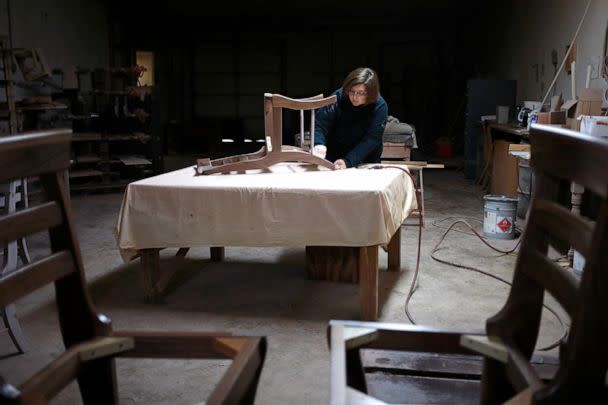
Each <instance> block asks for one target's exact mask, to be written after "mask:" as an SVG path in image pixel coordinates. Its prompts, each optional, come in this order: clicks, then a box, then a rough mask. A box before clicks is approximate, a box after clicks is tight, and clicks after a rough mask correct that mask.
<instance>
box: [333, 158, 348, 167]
mask: <svg viewBox="0 0 608 405" xmlns="http://www.w3.org/2000/svg"><path fill="white" fill-rule="evenodd" d="M334 168H335V169H336V170H342V169H346V162H345V161H344V160H343V159H338V160H336V161H335V162H334Z"/></svg>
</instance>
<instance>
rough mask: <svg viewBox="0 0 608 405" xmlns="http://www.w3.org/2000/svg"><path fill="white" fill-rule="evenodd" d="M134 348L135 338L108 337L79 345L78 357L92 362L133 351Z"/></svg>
mask: <svg viewBox="0 0 608 405" xmlns="http://www.w3.org/2000/svg"><path fill="white" fill-rule="evenodd" d="M133 347H135V341H134V339H133V338H130V337H116V336H107V337H102V338H99V339H96V340H93V341H90V342H86V343H83V344H80V345H78V356H79V357H80V360H81V361H90V360H95V359H98V358H101V357H106V356H110V355H115V354H116V353H121V352H124V351H127V350H131V349H133Z"/></svg>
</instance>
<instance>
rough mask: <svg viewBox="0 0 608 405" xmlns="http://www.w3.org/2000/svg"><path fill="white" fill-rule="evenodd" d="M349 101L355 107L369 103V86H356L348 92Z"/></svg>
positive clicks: (361, 84)
mask: <svg viewBox="0 0 608 405" xmlns="http://www.w3.org/2000/svg"><path fill="white" fill-rule="evenodd" d="M348 99H349V100H350V103H351V104H352V105H354V106H355V107H357V106H360V105H363V104H365V103H366V102H367V86H366V85H364V84H363V83H359V84H355V85H354V86H352V87H351V88H350V91H349V92H348Z"/></svg>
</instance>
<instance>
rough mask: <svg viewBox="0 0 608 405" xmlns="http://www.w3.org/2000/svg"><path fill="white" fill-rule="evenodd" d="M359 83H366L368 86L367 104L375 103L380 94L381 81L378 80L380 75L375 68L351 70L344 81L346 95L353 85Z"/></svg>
mask: <svg viewBox="0 0 608 405" xmlns="http://www.w3.org/2000/svg"><path fill="white" fill-rule="evenodd" d="M357 84H364V85H365V87H367V99H366V104H371V103H375V102H376V100H377V99H378V96H380V82H379V81H378V75H377V74H376V72H375V71H374V70H373V69H370V68H364V67H361V68H357V69H355V70H353V71H352V72H350V73H349V74H348V76H346V79H344V83H342V89H343V91H344V95H347V94H348V92H349V91H350V89H351V87H353V86H355V85H357Z"/></svg>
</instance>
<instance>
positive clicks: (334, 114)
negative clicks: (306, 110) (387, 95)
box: [313, 68, 388, 169]
mask: <svg viewBox="0 0 608 405" xmlns="http://www.w3.org/2000/svg"><path fill="white" fill-rule="evenodd" d="M333 94H335V95H336V96H337V102H336V103H334V104H331V105H328V106H326V107H323V108H320V109H319V110H317V112H316V114H315V121H316V124H315V146H314V150H313V152H314V154H315V155H317V156H320V157H322V158H326V159H327V160H329V161H330V162H334V166H335V168H336V169H346V168H347V167H354V166H358V165H360V164H361V163H378V162H380V155H382V134H383V133H384V126H385V125H386V118H387V116H388V106H387V105H386V102H385V101H384V99H383V98H382V96H380V83H379V82H378V75H377V74H376V72H374V71H373V70H372V69H370V68H358V69H355V70H353V71H352V72H350V73H349V74H348V76H346V79H344V83H343V84H342V87H341V88H339V89H338V90H336V91H335V92H333V93H332V95H333Z"/></svg>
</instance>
